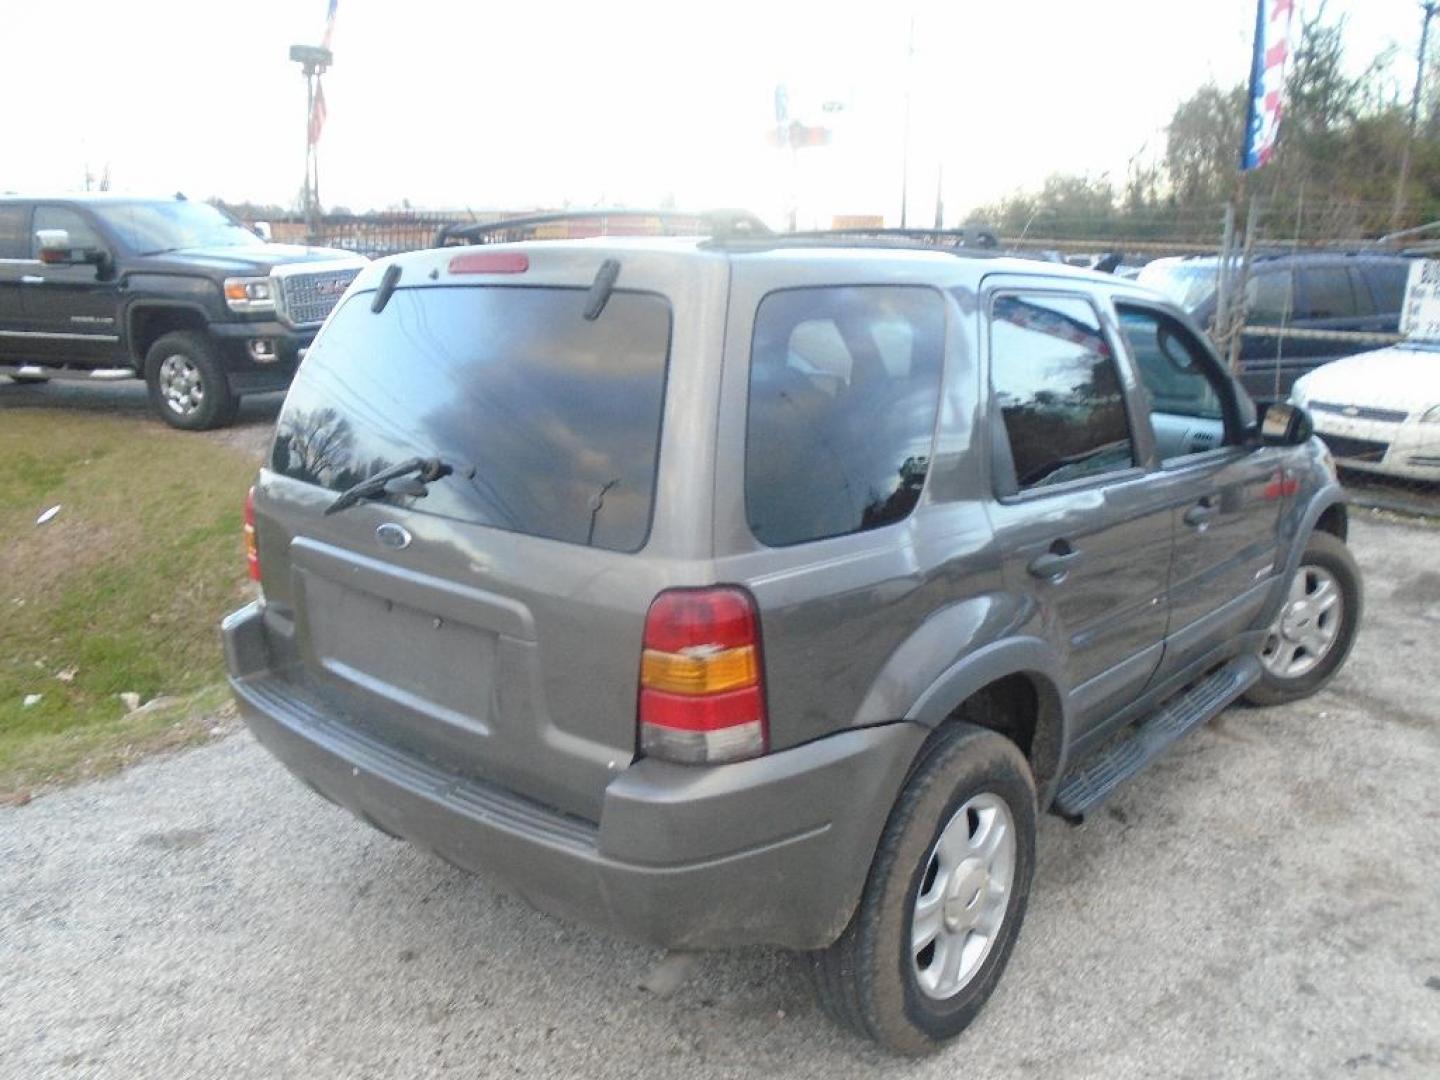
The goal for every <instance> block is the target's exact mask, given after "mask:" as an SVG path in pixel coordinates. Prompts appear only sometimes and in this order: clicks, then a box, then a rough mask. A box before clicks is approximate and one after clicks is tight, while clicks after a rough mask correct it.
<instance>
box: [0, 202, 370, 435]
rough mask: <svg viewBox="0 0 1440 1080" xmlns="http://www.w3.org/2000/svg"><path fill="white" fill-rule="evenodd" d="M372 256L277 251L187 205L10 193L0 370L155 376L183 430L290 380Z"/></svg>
mask: <svg viewBox="0 0 1440 1080" xmlns="http://www.w3.org/2000/svg"><path fill="white" fill-rule="evenodd" d="M364 263H365V260H364V259H362V258H360V257H359V256H356V255H353V254H351V253H349V252H344V251H333V250H329V249H325V248H309V247H293V246H287V245H283V244H271V243H267V242H266V241H265V240H263V239H261V238H260V237H259V236H257V235H256V234H255V233H254V232H252V231H251V230H250V229H248V228H246V227H245V226H244V225H242V224H241V223H240V222H238V221H236V220H235V219H234V218H232V217H230V216H229V215H228V214H226V213H225V212H224V211H222V210H219V209H217V208H216V207H214V206H210V205H208V204H206V203H195V202H190V201H188V200H186V199H185V198H184V197H183V196H178V195H177V196H175V197H173V198H169V199H142V198H134V197H128V196H120V195H94V194H82V195H67V196H60V197H56V198H32V197H24V196H0V374H3V375H8V376H10V378H12V379H14V380H16V381H17V382H32V383H34V382H45V381H47V380H49V379H53V378H72V379H73V378H83V379H127V378H143V379H144V380H145V382H146V384H147V385H148V386H149V389H150V400H151V404H152V406H153V407H154V409H155V412H156V413H157V414H158V415H159V416H160V417H161V418H163V419H164V420H165V421H166V422H168V423H170V424H172V425H174V426H175V427H179V428H191V429H200V428H211V427H219V426H222V425H224V424H227V423H229V422H230V421H231V420H232V419H233V418H234V416H235V410H236V408H237V407H238V405H239V402H240V398H241V396H242V395H244V394H254V393H261V392H264V391H268V390H281V389H284V388H285V387H286V386H289V385H290V380H291V379H292V378H293V377H294V375H295V368H296V365H297V364H298V363H299V359H300V356H301V354H302V353H303V352H304V351H305V348H306V347H307V346H308V345H309V344H310V341H311V339H312V338H314V336H315V331H316V330H317V329H319V327H320V324H321V323H322V322H323V321H324V319H325V316H326V315H328V314H329V313H330V309H331V308H333V307H334V306H335V302H336V301H337V300H339V298H340V295H341V294H342V293H343V292H344V291H345V288H346V286H348V285H349V284H350V281H351V279H353V278H354V276H355V274H356V273H357V272H358V271H359V269H360V268H361V267H362V266H363V265H364Z"/></svg>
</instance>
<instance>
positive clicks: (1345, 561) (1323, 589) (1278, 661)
mask: <svg viewBox="0 0 1440 1080" xmlns="http://www.w3.org/2000/svg"><path fill="white" fill-rule="evenodd" d="M1327 596H1334V597H1335V599H1334V600H1333V601H1331V603H1330V606H1323V605H1324V603H1325V601H1324V599H1323V597H1327ZM1363 606H1364V593H1363V589H1362V588H1361V584H1360V568H1359V567H1358V566H1357V565H1356V564H1355V557H1354V556H1353V555H1351V554H1350V549H1349V548H1347V547H1346V546H1345V543H1344V541H1342V540H1340V539H1339V538H1338V537H1334V536H1331V535H1330V534H1329V533H1323V532H1317V533H1312V534H1311V536H1310V539H1309V540H1308V541H1307V542H1306V544H1305V552H1304V554H1303V555H1301V556H1300V567H1299V569H1298V570H1297V571H1296V573H1295V577H1294V579H1293V580H1292V582H1291V585H1290V594H1289V596H1288V597H1287V599H1286V601H1285V606H1284V607H1283V608H1282V609H1281V612H1280V617H1279V618H1277V619H1276V620H1275V624H1274V625H1273V626H1272V627H1271V628H1270V634H1269V636H1268V637H1267V638H1266V640H1265V644H1264V646H1262V648H1261V654H1260V661H1261V667H1262V674H1261V676H1260V681H1259V682H1257V683H1256V684H1255V685H1254V686H1252V687H1251V688H1250V689H1249V690H1248V691H1246V693H1245V700H1246V701H1248V702H1250V703H1251V704H1252V705H1283V704H1285V703H1286V702H1289V701H1298V700H1300V699H1301V698H1305V697H1309V696H1310V695H1311V694H1313V693H1315V691H1317V690H1319V689H1320V687H1322V686H1324V685H1325V684H1326V683H1327V682H1329V681H1330V679H1331V678H1332V677H1333V676H1334V674H1335V672H1337V671H1339V670H1340V665H1341V664H1343V663H1345V658H1346V657H1347V656H1349V655H1350V647H1351V646H1352V645H1353V644H1354V643H1355V631H1356V630H1357V629H1358V628H1359V626H1360V614H1361V611H1362V608H1363ZM1327 619H1331V620H1333V621H1332V622H1328V623H1327V622H1326V620H1327ZM1287 656H1289V657H1290V660H1289V662H1287V660H1286V657H1287ZM1306 661H1310V662H1308V663H1307V662H1306Z"/></svg>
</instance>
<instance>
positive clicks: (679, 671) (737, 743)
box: [640, 586, 769, 764]
mask: <svg viewBox="0 0 1440 1080" xmlns="http://www.w3.org/2000/svg"><path fill="white" fill-rule="evenodd" d="M761 670H762V668H761V657H760V622H759V618H758V617H757V614H756V611H755V601H754V600H752V599H751V598H750V594H749V593H747V592H745V591H744V590H742V589H736V588H731V587H723V586H722V587H717V588H711V589H668V590H666V591H665V592H662V593H661V594H660V595H659V596H657V597H656V598H655V602H654V603H653V604H651V605H650V614H649V615H647V616H646V618H645V651H644V653H643V654H642V656H641V661H640V751H641V753H643V754H645V755H646V756H647V757H654V758H663V759H664V760H666V761H679V762H686V763H690V764H700V763H706V762H710V763H713V762H721V761H738V760H740V759H741V758H749V757H755V756H756V755H758V754H763V753H764V752H765V749H766V746H767V744H768V742H769V732H768V730H767V722H766V717H765V686H764V682H763V680H762V678H761Z"/></svg>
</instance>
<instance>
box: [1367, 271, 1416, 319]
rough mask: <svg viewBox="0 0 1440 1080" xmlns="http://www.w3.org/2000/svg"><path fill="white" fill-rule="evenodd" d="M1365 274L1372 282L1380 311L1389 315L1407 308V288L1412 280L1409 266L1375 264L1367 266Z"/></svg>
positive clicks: (1376, 304) (1377, 307)
mask: <svg viewBox="0 0 1440 1080" xmlns="http://www.w3.org/2000/svg"><path fill="white" fill-rule="evenodd" d="M1364 274H1365V276H1366V277H1367V278H1368V279H1369V280H1370V291H1371V292H1372V293H1374V294H1375V306H1376V309H1377V310H1378V311H1380V312H1382V313H1384V314H1386V315H1388V314H1390V313H1391V312H1398V311H1399V310H1400V309H1401V308H1402V307H1404V306H1405V286H1406V284H1407V283H1408V281H1409V278H1410V267H1409V265H1408V264H1406V263H1375V264H1372V265H1370V266H1367V267H1366V268H1365V270H1364Z"/></svg>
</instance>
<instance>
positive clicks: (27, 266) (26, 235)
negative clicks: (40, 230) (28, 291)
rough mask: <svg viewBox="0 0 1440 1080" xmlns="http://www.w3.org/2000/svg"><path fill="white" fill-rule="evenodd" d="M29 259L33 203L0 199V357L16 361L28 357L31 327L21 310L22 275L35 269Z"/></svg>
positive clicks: (36, 264)
mask: <svg viewBox="0 0 1440 1080" xmlns="http://www.w3.org/2000/svg"><path fill="white" fill-rule="evenodd" d="M38 266H39V264H38V263H34V264H32V263H31V261H30V205H29V204H28V203H18V202H3V203H0V360H3V361H7V362H10V363H16V362H19V361H21V360H26V359H28V358H29V356H28V355H27V352H26V346H27V344H29V341H30V338H29V335H28V334H27V332H26V331H27V330H28V329H29V327H28V326H27V325H26V323H25V316H24V314H23V312H22V310H21V302H20V297H21V290H22V289H23V288H25V283H24V281H23V280H22V279H24V278H26V277H28V276H32V275H34V274H35V272H36V267H38Z"/></svg>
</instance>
